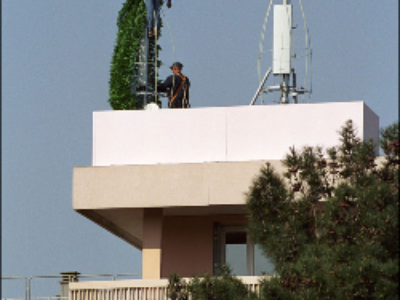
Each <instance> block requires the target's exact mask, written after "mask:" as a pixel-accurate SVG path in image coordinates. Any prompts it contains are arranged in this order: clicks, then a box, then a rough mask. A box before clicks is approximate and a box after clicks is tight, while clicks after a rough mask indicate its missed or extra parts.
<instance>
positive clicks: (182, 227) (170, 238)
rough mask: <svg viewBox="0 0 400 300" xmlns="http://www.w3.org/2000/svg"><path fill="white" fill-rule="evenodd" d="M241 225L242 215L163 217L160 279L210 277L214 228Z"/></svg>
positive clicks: (243, 218) (242, 221) (242, 222)
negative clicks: (172, 276) (220, 225)
mask: <svg viewBox="0 0 400 300" xmlns="http://www.w3.org/2000/svg"><path fill="white" fill-rule="evenodd" d="M215 222H219V223H221V224H223V225H244V224H246V219H245V216H244V215H214V216H164V222H163V224H164V225H163V238H162V267H161V277H162V278H167V277H168V276H169V275H171V274H172V273H177V274H179V275H180V276H184V277H192V276H193V275H200V274H203V273H205V272H207V273H209V274H212V273H213V226H214V223H215Z"/></svg>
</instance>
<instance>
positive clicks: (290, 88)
mask: <svg viewBox="0 0 400 300" xmlns="http://www.w3.org/2000/svg"><path fill="white" fill-rule="evenodd" d="M292 8H293V6H292V4H291V0H283V3H282V4H280V5H274V6H273V14H274V21H273V49H272V67H271V68H269V69H268V70H267V72H266V73H265V76H264V78H263V80H262V81H261V82H260V85H259V87H258V89H257V91H256V93H255V95H254V97H253V100H252V101H251V102H250V105H253V104H254V103H255V101H256V100H257V98H258V96H259V95H260V94H261V93H268V92H271V91H280V101H279V103H281V104H287V103H289V97H290V96H291V97H292V99H293V103H297V95H298V94H304V93H305V92H306V90H305V88H297V87H296V72H295V70H294V69H293V68H292V64H291V49H292V29H293V9H292ZM271 73H272V74H273V75H274V76H276V77H278V76H279V79H280V80H279V81H280V84H279V85H276V86H269V87H268V88H263V87H264V84H265V82H266V80H267V79H268V77H269V75H270V74H271ZM291 79H292V82H291Z"/></svg>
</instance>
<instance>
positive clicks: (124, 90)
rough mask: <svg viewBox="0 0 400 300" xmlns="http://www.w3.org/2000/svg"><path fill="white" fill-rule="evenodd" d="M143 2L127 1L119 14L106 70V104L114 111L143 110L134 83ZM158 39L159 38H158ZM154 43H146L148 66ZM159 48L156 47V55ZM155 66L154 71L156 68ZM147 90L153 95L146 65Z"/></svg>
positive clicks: (151, 69) (152, 77)
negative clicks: (107, 90) (109, 66)
mask: <svg viewBox="0 0 400 300" xmlns="http://www.w3.org/2000/svg"><path fill="white" fill-rule="evenodd" d="M146 14H147V12H146V5H145V2H144V0H127V1H126V2H125V3H124V5H123V7H122V9H121V10H120V11H119V15H118V20H117V26H118V33H117V40H116V45H115V47H114V54H113V58H112V62H111V70H110V82H109V83H110V91H109V97H110V98H109V103H110V105H111V107H112V108H113V109H114V110H133V109H140V108H142V107H143V103H142V101H140V99H138V98H137V96H136V95H135V93H134V92H135V80H136V77H135V75H136V72H137V65H136V64H135V62H136V60H137V56H138V54H139V49H140V42H141V39H142V37H143V34H144V32H145V28H146V25H147V18H146ZM159 35H160V34H159ZM154 47H155V41H154V39H153V40H150V42H149V49H150V50H149V56H148V59H149V61H150V62H154V57H155V51H154V50H155V48H154ZM160 50H161V48H160V47H158V51H160ZM159 66H160V62H158V65H157V68H159ZM148 74H149V80H148V90H149V91H150V92H152V91H154V80H155V66H154V64H149V72H148Z"/></svg>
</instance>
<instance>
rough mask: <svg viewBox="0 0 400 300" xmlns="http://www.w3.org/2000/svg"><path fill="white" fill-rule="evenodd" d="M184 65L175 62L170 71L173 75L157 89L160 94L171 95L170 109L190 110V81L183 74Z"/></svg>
mask: <svg viewBox="0 0 400 300" xmlns="http://www.w3.org/2000/svg"><path fill="white" fill-rule="evenodd" d="M182 68H183V65H182V64H181V63H180V62H174V63H173V64H172V66H171V67H170V69H171V70H172V73H173V75H170V76H168V77H167V79H165V81H164V82H163V83H162V84H161V85H159V86H158V87H157V91H158V92H167V94H169V95H170V96H169V98H170V100H169V103H168V107H169V108H189V107H190V104H189V88H190V81H189V78H187V77H186V76H185V75H183V74H182V73H181V71H182Z"/></svg>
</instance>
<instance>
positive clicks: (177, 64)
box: [169, 62, 183, 70]
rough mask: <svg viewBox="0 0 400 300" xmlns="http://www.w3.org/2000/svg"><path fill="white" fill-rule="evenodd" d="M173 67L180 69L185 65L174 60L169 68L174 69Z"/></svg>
mask: <svg viewBox="0 0 400 300" xmlns="http://www.w3.org/2000/svg"><path fill="white" fill-rule="evenodd" d="M172 67H177V68H178V69H179V70H182V69H183V65H182V64H181V63H180V62H174V63H173V64H172V66H170V67H169V68H170V69H171V70H172Z"/></svg>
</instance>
